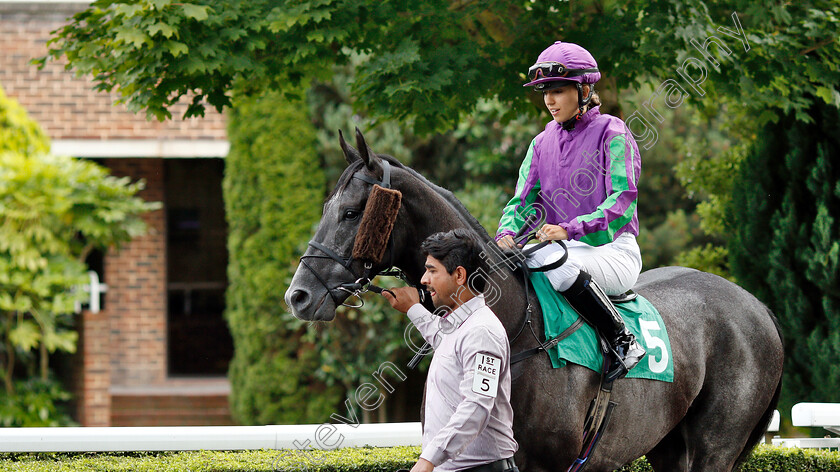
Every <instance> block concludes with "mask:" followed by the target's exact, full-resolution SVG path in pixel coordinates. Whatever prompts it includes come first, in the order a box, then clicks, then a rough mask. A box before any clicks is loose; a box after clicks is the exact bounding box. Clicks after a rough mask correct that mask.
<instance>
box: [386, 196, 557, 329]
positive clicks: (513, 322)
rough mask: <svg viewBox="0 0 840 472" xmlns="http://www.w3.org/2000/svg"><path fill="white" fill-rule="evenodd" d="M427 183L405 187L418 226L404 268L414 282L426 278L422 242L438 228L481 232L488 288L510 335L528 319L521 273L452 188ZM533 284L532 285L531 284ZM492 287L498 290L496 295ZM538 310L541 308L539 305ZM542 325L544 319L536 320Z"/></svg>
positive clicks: (409, 234)
mask: <svg viewBox="0 0 840 472" xmlns="http://www.w3.org/2000/svg"><path fill="white" fill-rule="evenodd" d="M423 184H425V185H421V184H418V185H412V186H411V188H410V189H403V190H402V191H403V198H402V201H403V205H405V206H406V210H407V211H408V212H409V214H411V215H412V218H411V220H412V221H413V224H414V227H413V228H408V231H407V232H406V233H407V234H406V237H407V239H408V240H407V241H406V247H408V248H411V249H410V250H409V251H406V252H405V254H406V256H405V257H407V258H408V259H409V260H406V261H405V266H403V267H402V268H403V270H404V271H405V272H406V274H407V275H408V277H409V280H410V281H411V282H412V283H415V284H419V282H420V278H421V277H422V274H423V271H424V270H425V269H424V268H423V264H424V259H423V258H422V257H421V256H419V254H420V245H421V244H422V242H423V240H424V239H425V238H426V237H427V236H428V235H430V234H432V233H436V232H438V231H449V230H452V229H456V228H469V229H472V230H473V231H474V232H475V233H477V234H478V237H479V238H480V239H481V241H482V242H483V243H484V244H485V250H484V254H485V256H487V259H486V260H487V261H488V265H490V271H489V276H490V281H489V283H488V288H487V290H486V293H487V298H488V301H490V302H491V304H490V306H491V308H492V309H493V311H494V312H495V313H496V316H497V317H498V318H499V320H501V322H502V324H503V325H504V327H505V329H506V330H507V332H508V334H509V335H514V334H516V331H518V330H519V328H520V327H521V326H522V325H523V323H524V322H525V316H526V309H527V307H528V298H529V296H530V295H529V293H528V292H526V287H525V285H524V281H523V278H522V274H521V273H519V272H516V273H514V272H512V271H511V270H510V269H509V268H508V267H507V266H506V265H505V264H501V263H499V261H500V260H501V259H502V257H503V255H502V253H501V251H500V250H499V249H498V247H497V246H496V243H495V241H494V240H493V238H491V237H490V236H489V235H488V234H487V232H486V231H485V230H484V229H483V228H482V227H481V225H480V224H478V221H476V219H475V218H474V217H473V216H472V215H470V214H469V212H467V210H466V208H465V207H464V206H463V204H461V202H459V201H458V200H457V199H456V198H455V196H454V195H452V193H451V192H449V191H448V190H445V189H442V188H440V187H437V186H434V185H433V184H430V183H429V182H427V181H426V182H423ZM529 285H530V284H529ZM491 290H498V291H499V293H497V294H493V293H491V292H490V291H491ZM534 311H535V313H538V308H537V307H535V310H534ZM533 321H534V322H536V324H537V326H541V325H542V324H541V320H533Z"/></svg>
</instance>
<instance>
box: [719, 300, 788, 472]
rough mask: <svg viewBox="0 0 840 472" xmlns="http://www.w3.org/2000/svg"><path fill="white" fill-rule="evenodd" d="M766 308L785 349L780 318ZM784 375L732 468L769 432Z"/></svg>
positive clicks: (744, 458) (781, 376)
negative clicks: (768, 428)
mask: <svg viewBox="0 0 840 472" xmlns="http://www.w3.org/2000/svg"><path fill="white" fill-rule="evenodd" d="M764 308H765V309H766V310H767V314H768V315H769V316H770V319H771V320H773V325H774V326H775V327H776V332H777V333H779V339H780V340H781V341H782V349H784V345H785V338H784V336H783V335H782V329H781V327H779V320H777V319H776V315H774V314H773V312H772V311H770V309H769V308H767V307H766V306H765V307H764ZM782 371H784V368H782ZM783 377H784V375H780V376H779V383H778V384H777V385H776V392H775V393H774V394H773V399H772V400H770V404H769V405H768V406H767V409H766V410H765V411H764V414H763V415H761V419H760V420H759V421H758V424H756V426H755V429H753V430H752V433H750V438H749V439H748V440H747V444H746V446H744V450H743V451H741V454H740V455H739V456H738V460H736V461H735V467H734V468H733V469H732V470H738V467H739V466H740V465H741V464H742V463H743V462H744V461H746V460H747V458H749V456H750V454H751V453H752V450H753V449H754V448H755V446H756V445H757V444H758V440H759V439H761V438H762V436H764V434H765V433H766V432H767V427H768V426H770V421H771V420H772V419H773V412H774V411H775V410H776V406H777V405H778V404H779V395H780V394H781V393H782V378H783Z"/></svg>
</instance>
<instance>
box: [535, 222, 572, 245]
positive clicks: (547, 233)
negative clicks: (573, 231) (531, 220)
mask: <svg viewBox="0 0 840 472" xmlns="http://www.w3.org/2000/svg"><path fill="white" fill-rule="evenodd" d="M537 239H538V240H539V241H540V242H543V241H565V240H567V239H569V233H567V232H566V229H565V228H563V227H562V226H560V225H547V224H546V225H543V226H542V228H540V230H539V231H537Z"/></svg>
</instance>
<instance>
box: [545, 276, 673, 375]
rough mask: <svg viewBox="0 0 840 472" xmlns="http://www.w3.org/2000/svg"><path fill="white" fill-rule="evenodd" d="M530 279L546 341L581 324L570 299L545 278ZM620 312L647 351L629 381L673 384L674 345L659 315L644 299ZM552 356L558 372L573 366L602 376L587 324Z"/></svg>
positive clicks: (600, 359)
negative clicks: (558, 291)
mask: <svg viewBox="0 0 840 472" xmlns="http://www.w3.org/2000/svg"><path fill="white" fill-rule="evenodd" d="M530 276H531V284H532V285H533V287H534V290H536V292H537V298H538V299H539V301H540V306H541V307H542V312H543V321H544V323H543V324H544V325H545V338H546V339H551V338H553V337H555V336H557V335H558V334H560V333H562V332H563V331H565V330H566V328H568V327H569V326H571V325H572V324H573V323H574V322H575V321H577V319H578V317H579V315H578V313H577V312H576V311H575V309H574V308H572V306H571V305H569V302H568V301H566V298H565V297H563V296H562V295H560V294H559V293H557V291H555V290H554V287H552V286H551V283H550V282H549V281H548V278H547V277H546V276H545V274H543V273H539V272H532V273H531V274H530ZM616 308H618V312H619V313H620V314H621V316H622V318H624V323H625V324H626V325H627V329H629V330H630V332H631V333H633V334H634V335H635V336H636V339H637V340H638V341H639V343H640V344H641V345H642V346H643V347H644V348H645V350H646V351H647V355H646V356H645V357H644V358H643V359H642V361H641V362H639V363H638V364H637V365H636V367H634V368H633V369H632V370H630V372H628V373H627V378H639V379H651V380H661V381H664V382H673V381H674V360H673V356H672V355H671V342H670V340H669V339H668V332H667V330H666V329H665V323H664V322H663V321H662V316H661V315H660V314H659V311H658V310H657V309H656V308H655V307H654V306H653V304H651V303H650V302H649V301H647V300H646V299H645V298H644V297H642V296H641V295H638V296H637V297H636V298H635V299H634V300H632V301H629V302H623V303H619V304H617V305H616ZM548 356H549V358H550V359H551V365H552V367H554V368H555V369H556V368H560V367H563V366H565V365H566V362H571V363H574V364H578V365H582V366H584V367H586V368H589V369H592V370H593V371H595V372H598V373H600V372H601V367H602V365H603V361H604V357H603V354H602V353H601V349H600V348H599V344H598V339H597V336H596V334H595V330H594V329H593V328H592V327H591V326H589V324H587V323H584V324H582V325H581V326H580V327H579V328H578V329H577V330H576V331H575V332H574V333H572V334H571V335H570V336H568V337H567V338H566V339H564V340H562V341H560V343H559V344H557V345H556V346H554V347H552V348H550V349H549V350H548Z"/></svg>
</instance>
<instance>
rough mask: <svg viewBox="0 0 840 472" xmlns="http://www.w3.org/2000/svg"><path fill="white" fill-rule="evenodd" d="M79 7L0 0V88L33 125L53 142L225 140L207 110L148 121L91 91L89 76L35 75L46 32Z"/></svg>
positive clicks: (49, 71)
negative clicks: (191, 115) (186, 117)
mask: <svg viewBox="0 0 840 472" xmlns="http://www.w3.org/2000/svg"><path fill="white" fill-rule="evenodd" d="M85 6H86V5H85V4H84V3H80V4H73V3H71V4H63V3H58V4H56V3H51V4H43V3H42V4H27V3H4V2H2V1H0V86H2V87H3V88H4V89H5V91H6V94H7V95H8V96H9V97H12V98H15V99H16V100H17V101H19V102H20V104H21V105H23V107H24V108H25V109H26V110H27V111H28V112H29V114H30V116H32V118H34V119H35V120H37V121H38V122H39V123H40V124H41V126H42V127H43V128H44V130H45V131H46V132H47V134H48V135H49V136H50V137H51V138H52V139H95V140H106V139H107V140H113V139H210V140H222V141H223V140H225V139H226V134H225V123H224V118H223V117H222V115H220V114H219V113H216V112H215V110H208V111H207V113H206V116H205V117H204V118H201V119H190V120H186V121H185V120H182V119H180V117H181V116H182V115H183V112H184V110H185V109H186V106H181V107H179V108H177V109H175V110H173V111H172V116H173V117H175V119H173V120H171V121H167V122H164V123H160V122H158V121H156V120H155V121H147V120H146V117H145V114H144V113H140V114H134V113H131V112H129V111H128V110H127V109H126V107H125V106H123V105H118V106H115V105H113V103H114V101H115V99H116V98H117V95H116V94H106V93H99V92H95V91H94V90H93V85H94V84H93V82H91V81H90V80H89V78H87V77H75V75H74V73H73V72H69V71H66V70H64V63H63V62H62V63H56V62H50V63H48V64H47V65H46V67H44V69H43V70H38V68H37V67H36V66H34V65H31V64H29V61H30V60H31V59H33V58H36V57H41V56H44V55H46V52H47V47H46V41H47V40H48V39H49V38H50V31H53V30H56V29H58V28H60V27H61V26H63V25H64V24H65V23H66V18H68V17H70V16H72V14H73V13H74V12H76V11H78V10H80V9H81V8H83V7H85Z"/></svg>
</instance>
